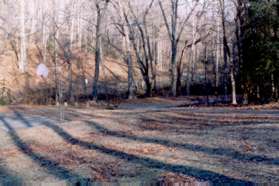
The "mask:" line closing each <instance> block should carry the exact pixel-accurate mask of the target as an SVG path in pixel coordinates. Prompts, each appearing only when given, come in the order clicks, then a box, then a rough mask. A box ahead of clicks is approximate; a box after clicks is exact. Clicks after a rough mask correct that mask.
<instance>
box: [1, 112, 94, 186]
mask: <svg viewBox="0 0 279 186" xmlns="http://www.w3.org/2000/svg"><path fill="white" fill-rule="evenodd" d="M18 116H20V117H22V116H21V114H18ZM25 121H26V122H27V120H25ZM0 122H2V123H3V124H4V126H5V127H6V128H7V130H8V132H9V135H10V137H11V139H12V141H13V142H14V144H15V145H16V146H17V148H18V149H19V150H20V151H21V152H22V153H23V154H25V155H26V156H28V157H29V158H31V159H32V160H33V161H34V162H35V163H37V164H38V165H39V166H40V167H43V168H45V169H46V170H47V172H48V173H49V174H51V175H53V176H55V177H56V178H59V179H61V180H65V181H67V182H69V183H83V182H90V181H92V180H90V179H89V178H84V177H83V176H81V175H78V174H76V173H73V172H72V171H70V170H68V169H66V168H64V167H62V166H60V165H59V163H58V162H56V161H54V160H50V159H48V158H46V157H44V156H42V155H40V154H39V153H36V152H34V151H33V149H32V148H30V147H29V146H28V144H26V143H25V142H24V141H23V140H22V139H21V138H20V137H19V135H18V134H17V132H16V130H15V129H14V128H13V127H12V126H11V124H10V123H8V122H7V121H6V119H5V118H4V117H0Z"/></svg>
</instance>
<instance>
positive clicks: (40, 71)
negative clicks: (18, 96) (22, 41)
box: [36, 63, 48, 78]
mask: <svg viewBox="0 0 279 186" xmlns="http://www.w3.org/2000/svg"><path fill="white" fill-rule="evenodd" d="M36 72H37V75H38V76H41V77H43V78H47V76H48V68H47V66H46V65H45V64H42V63H41V64H39V65H38V67H37V71H36Z"/></svg>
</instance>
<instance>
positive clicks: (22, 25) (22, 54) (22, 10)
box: [19, 0, 27, 73]
mask: <svg viewBox="0 0 279 186" xmlns="http://www.w3.org/2000/svg"><path fill="white" fill-rule="evenodd" d="M26 53H27V52H26V33H25V0H20V62H19V69H20V71H21V72H22V73H24V72H25V71H26V64H27V54H26Z"/></svg>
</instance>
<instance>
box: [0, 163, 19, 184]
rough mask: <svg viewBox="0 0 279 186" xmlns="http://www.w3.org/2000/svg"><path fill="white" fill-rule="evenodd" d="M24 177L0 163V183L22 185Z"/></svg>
mask: <svg viewBox="0 0 279 186" xmlns="http://www.w3.org/2000/svg"><path fill="white" fill-rule="evenodd" d="M22 183H23V182H22V178H20V177H18V176H16V175H14V174H13V173H12V172H11V171H10V170H8V169H7V168H5V167H3V166H1V165H0V185H21V184H22Z"/></svg>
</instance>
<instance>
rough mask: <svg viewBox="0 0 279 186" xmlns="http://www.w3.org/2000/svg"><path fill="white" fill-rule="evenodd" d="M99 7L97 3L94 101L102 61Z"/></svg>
mask: <svg viewBox="0 0 279 186" xmlns="http://www.w3.org/2000/svg"><path fill="white" fill-rule="evenodd" d="M101 17H102V15H101V9H100V7H99V5H97V24H96V41H95V74H94V80H93V92H92V96H93V99H94V100H95V101H96V100H97V97H98V82H99V74H100V64H101V61H102V54H101V47H102V45H101V40H102V37H101V21H102V18H101Z"/></svg>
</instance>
